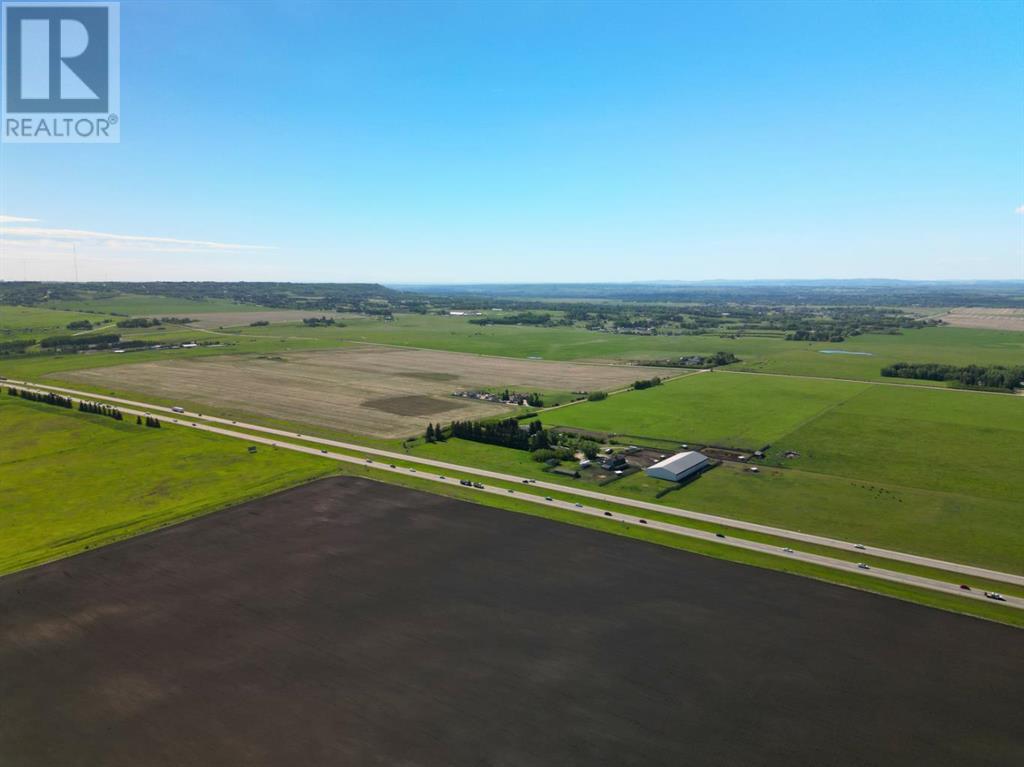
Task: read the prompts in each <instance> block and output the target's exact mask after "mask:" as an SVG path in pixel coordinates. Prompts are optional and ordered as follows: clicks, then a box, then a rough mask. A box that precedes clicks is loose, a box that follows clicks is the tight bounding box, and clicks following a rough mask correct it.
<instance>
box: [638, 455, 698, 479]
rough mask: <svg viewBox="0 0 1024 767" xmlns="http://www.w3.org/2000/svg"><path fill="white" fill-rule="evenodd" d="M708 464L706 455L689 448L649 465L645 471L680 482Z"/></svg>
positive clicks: (655, 476) (650, 475)
mask: <svg viewBox="0 0 1024 767" xmlns="http://www.w3.org/2000/svg"><path fill="white" fill-rule="evenodd" d="M707 465H708V458H707V456H706V455H701V454H700V453H698V452H697V451H696V450H687V451H686V452H685V453H676V454H675V455H673V456H670V457H668V458H666V459H665V460H663V461H658V462H657V463H656V464H654V465H652V466H648V467H647V468H646V469H645V472H646V473H647V476H648V477H654V478H655V479H667V480H669V481H670V482H679V481H680V480H683V479H686V478H687V477H689V476H692V475H694V474H696V473H697V472H698V471H701V470H702V469H704V467H705V466H707Z"/></svg>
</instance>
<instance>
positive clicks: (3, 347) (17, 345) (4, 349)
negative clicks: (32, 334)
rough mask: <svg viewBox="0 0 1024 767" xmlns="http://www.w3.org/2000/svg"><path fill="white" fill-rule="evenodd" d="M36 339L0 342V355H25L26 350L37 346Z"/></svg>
mask: <svg viewBox="0 0 1024 767" xmlns="http://www.w3.org/2000/svg"><path fill="white" fill-rule="evenodd" d="M35 342H36V339H34V338H23V339H21V340H20V341H2V342H0V354H3V355H7V354H24V353H25V350H26V349H27V348H28V347H30V346H33V345H35Z"/></svg>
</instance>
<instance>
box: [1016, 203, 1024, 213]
mask: <svg viewBox="0 0 1024 767" xmlns="http://www.w3.org/2000/svg"><path fill="white" fill-rule="evenodd" d="M1017 212H1018V213H1020V214H1021V215H1022V216H1024V205H1020V206H1018V207H1017Z"/></svg>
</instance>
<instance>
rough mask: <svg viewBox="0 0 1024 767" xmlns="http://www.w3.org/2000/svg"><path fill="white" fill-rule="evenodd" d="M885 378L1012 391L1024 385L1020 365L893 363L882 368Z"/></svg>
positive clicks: (1023, 376)
mask: <svg viewBox="0 0 1024 767" xmlns="http://www.w3.org/2000/svg"><path fill="white" fill-rule="evenodd" d="M882 375H883V376H885V377H886V378H915V379H918V380H923V381H951V382H953V383H954V384H957V385H960V386H963V387H965V388H968V389H999V390H1005V391H1013V390H1014V389H1017V388H1020V387H1021V386H1022V384H1024V365H1018V366H1016V367H1005V366H1003V365H965V366H962V367H961V366H957V365H943V364H941V363H936V362H926V363H915V362H897V363H895V364H893V365H888V366H886V367H884V368H882Z"/></svg>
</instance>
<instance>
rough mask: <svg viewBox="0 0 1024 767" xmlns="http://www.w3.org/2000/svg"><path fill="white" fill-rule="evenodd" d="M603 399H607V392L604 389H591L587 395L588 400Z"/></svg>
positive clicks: (596, 400)
mask: <svg viewBox="0 0 1024 767" xmlns="http://www.w3.org/2000/svg"><path fill="white" fill-rule="evenodd" d="M603 399H608V392H606V391H592V392H590V394H588V395H587V400H588V401H589V402H600V401H601V400H603Z"/></svg>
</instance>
